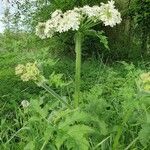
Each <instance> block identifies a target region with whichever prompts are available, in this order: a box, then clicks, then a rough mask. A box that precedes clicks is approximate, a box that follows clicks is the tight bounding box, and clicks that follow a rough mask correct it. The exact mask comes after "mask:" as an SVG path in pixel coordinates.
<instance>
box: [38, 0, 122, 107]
mask: <svg viewBox="0 0 150 150" xmlns="http://www.w3.org/2000/svg"><path fill="white" fill-rule="evenodd" d="M120 22H121V15H120V13H119V12H118V10H117V9H115V6H114V1H112V0H111V1H109V2H108V4H104V3H101V6H93V7H90V6H84V7H81V8H77V7H75V8H74V9H73V10H68V11H66V12H64V13H63V12H62V11H61V10H56V11H55V12H53V13H52V14H51V18H50V19H49V20H48V21H46V22H44V23H39V24H38V25H37V28H36V35H38V36H39V37H40V38H42V39H45V38H52V37H53V36H55V35H57V34H60V33H63V32H69V31H71V30H72V31H74V33H75V35H74V39H75V52H76V70H75V94H74V107H75V108H76V107H78V105H79V99H80V78H81V77H80V76H81V75H80V74H81V53H82V42H83V40H84V37H85V36H89V35H90V36H97V37H98V38H100V41H101V42H102V43H103V44H104V46H105V47H106V48H107V49H108V42H107V38H106V36H104V35H103V31H95V30H94V29H93V27H94V26H96V25H98V24H100V23H103V24H104V25H105V26H111V27H113V26H115V25H116V24H119V23H120Z"/></svg>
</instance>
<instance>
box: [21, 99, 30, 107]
mask: <svg viewBox="0 0 150 150" xmlns="http://www.w3.org/2000/svg"><path fill="white" fill-rule="evenodd" d="M29 105H30V103H29V101H27V100H23V101H22V102H21V106H22V107H23V108H27V107H29Z"/></svg>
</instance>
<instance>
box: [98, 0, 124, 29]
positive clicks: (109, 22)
mask: <svg viewBox="0 0 150 150" xmlns="http://www.w3.org/2000/svg"><path fill="white" fill-rule="evenodd" d="M100 19H101V20H102V21H103V23H104V24H105V26H111V27H113V26H115V25H116V24H119V23H121V21H122V19H121V14H120V13H119V12H118V10H117V9H115V6H114V1H113V0H111V1H109V2H108V4H104V3H101V13H100Z"/></svg>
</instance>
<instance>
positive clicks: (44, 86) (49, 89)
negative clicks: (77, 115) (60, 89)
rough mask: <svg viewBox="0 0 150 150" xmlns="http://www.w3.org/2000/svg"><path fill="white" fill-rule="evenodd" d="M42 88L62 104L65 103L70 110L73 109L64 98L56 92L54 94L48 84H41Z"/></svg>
mask: <svg viewBox="0 0 150 150" xmlns="http://www.w3.org/2000/svg"><path fill="white" fill-rule="evenodd" d="M41 87H43V88H44V89H45V90H46V91H47V92H48V93H50V94H51V95H52V96H53V97H55V98H56V99H57V100H59V101H60V102H61V103H63V104H64V105H65V106H67V107H68V108H69V109H72V106H71V105H69V104H68V103H67V102H66V101H64V99H63V98H62V97H60V96H59V95H58V94H57V93H56V92H54V91H53V90H52V89H51V88H50V87H49V86H47V85H46V84H44V83H43V84H41Z"/></svg>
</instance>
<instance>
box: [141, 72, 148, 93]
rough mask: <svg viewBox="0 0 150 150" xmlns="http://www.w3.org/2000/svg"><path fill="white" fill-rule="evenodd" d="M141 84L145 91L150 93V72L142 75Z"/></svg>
mask: <svg viewBox="0 0 150 150" xmlns="http://www.w3.org/2000/svg"><path fill="white" fill-rule="evenodd" d="M140 83H141V88H142V89H143V90H144V91H146V92H150V72H148V73H143V74H141V75H140Z"/></svg>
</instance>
